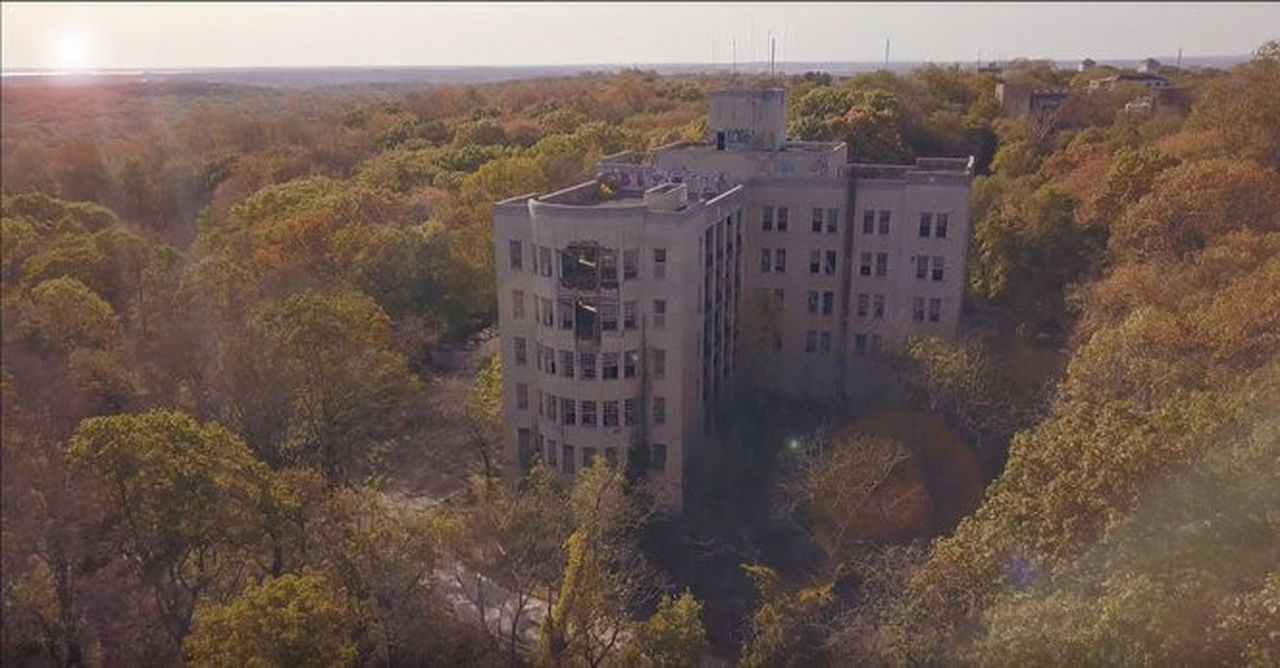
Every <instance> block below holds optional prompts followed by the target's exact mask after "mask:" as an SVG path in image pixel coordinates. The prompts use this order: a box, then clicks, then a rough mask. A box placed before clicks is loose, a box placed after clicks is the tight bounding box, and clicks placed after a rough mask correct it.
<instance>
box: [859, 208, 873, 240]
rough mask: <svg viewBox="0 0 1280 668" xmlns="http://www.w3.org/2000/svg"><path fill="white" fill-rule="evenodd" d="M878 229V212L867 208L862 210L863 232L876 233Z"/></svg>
mask: <svg viewBox="0 0 1280 668" xmlns="http://www.w3.org/2000/svg"><path fill="white" fill-rule="evenodd" d="M875 231H876V212H875V211H873V210H871V209H867V210H866V211H863V212H862V233H863V234H874V233H875Z"/></svg>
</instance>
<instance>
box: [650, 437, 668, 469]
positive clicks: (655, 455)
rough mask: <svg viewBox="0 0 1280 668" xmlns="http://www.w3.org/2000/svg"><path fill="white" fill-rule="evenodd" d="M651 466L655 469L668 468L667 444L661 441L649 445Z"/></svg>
mask: <svg viewBox="0 0 1280 668" xmlns="http://www.w3.org/2000/svg"><path fill="white" fill-rule="evenodd" d="M649 468H651V469H653V470H654V471H665V470H666V469H667V446H665V445H663V444H661V443H653V444H650V445H649Z"/></svg>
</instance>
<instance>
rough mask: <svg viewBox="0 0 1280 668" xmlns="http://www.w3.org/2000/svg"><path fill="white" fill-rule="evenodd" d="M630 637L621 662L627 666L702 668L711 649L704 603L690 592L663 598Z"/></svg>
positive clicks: (638, 624) (635, 626)
mask: <svg viewBox="0 0 1280 668" xmlns="http://www.w3.org/2000/svg"><path fill="white" fill-rule="evenodd" d="M631 633H632V639H631V641H630V642H629V643H628V644H627V647H626V649H625V650H624V651H623V655H622V661H621V663H623V664H628V665H637V666H660V667H661V668H694V667H695V666H700V665H702V656H703V654H704V653H705V652H706V651H707V647H708V645H707V632H706V630H705V629H703V627H702V603H701V602H700V601H698V599H696V598H694V597H693V596H692V595H691V594H690V593H689V592H688V591H686V592H684V593H683V594H681V595H680V596H678V597H677V596H664V597H662V601H661V602H660V603H659V604H658V609H657V610H656V611H654V613H653V615H652V616H650V617H649V619H648V620H646V621H643V622H638V623H636V624H635V625H634V627H633V629H632V632H631Z"/></svg>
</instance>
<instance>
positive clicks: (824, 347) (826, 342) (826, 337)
mask: <svg viewBox="0 0 1280 668" xmlns="http://www.w3.org/2000/svg"><path fill="white" fill-rule="evenodd" d="M821 341H822V342H821V344H820V347H819V348H818V351H819V352H821V353H822V354H824V355H825V354H827V353H830V352H831V332H828V331H824V332H822V339H821Z"/></svg>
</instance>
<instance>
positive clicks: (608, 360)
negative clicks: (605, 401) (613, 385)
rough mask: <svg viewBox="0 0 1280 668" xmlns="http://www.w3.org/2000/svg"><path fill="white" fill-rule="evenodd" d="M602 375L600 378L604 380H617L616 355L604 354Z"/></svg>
mask: <svg viewBox="0 0 1280 668" xmlns="http://www.w3.org/2000/svg"><path fill="white" fill-rule="evenodd" d="M603 357H604V364H603V366H604V373H603V374H601V377H602V378H604V379H605V380H617V379H618V353H604V355H603Z"/></svg>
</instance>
